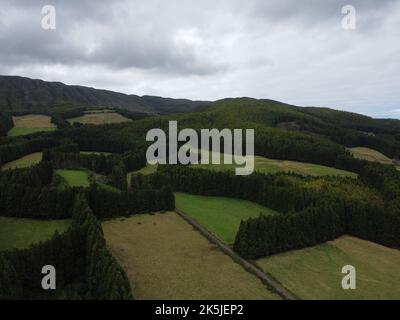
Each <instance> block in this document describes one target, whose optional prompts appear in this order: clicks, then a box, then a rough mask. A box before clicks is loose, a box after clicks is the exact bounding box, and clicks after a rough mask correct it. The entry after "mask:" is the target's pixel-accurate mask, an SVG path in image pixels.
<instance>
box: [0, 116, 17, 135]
mask: <svg viewBox="0 0 400 320" xmlns="http://www.w3.org/2000/svg"><path fill="white" fill-rule="evenodd" d="M13 126H14V122H13V119H12V116H11V114H9V113H5V112H0V136H6V135H7V134H8V131H9V130H11V129H12V127H13Z"/></svg>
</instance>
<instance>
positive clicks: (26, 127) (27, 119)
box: [8, 114, 56, 137]
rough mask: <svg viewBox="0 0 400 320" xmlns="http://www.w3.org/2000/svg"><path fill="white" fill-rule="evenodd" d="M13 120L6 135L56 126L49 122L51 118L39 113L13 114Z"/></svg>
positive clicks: (21, 133) (50, 129) (49, 129)
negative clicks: (12, 124) (12, 125)
mask: <svg viewBox="0 0 400 320" xmlns="http://www.w3.org/2000/svg"><path fill="white" fill-rule="evenodd" d="M13 121H14V127H13V128H12V129H11V130H10V131H9V132H8V135H9V136H12V137H15V136H21V135H27V134H31V133H35V132H42V131H53V130H56V126H55V125H54V124H53V123H51V118H50V117H49V116H45V115H41V114H28V115H24V116H14V117H13Z"/></svg>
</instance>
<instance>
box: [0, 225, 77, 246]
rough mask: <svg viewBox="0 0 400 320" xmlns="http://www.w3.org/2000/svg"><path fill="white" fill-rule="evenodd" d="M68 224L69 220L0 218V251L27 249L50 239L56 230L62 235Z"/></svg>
mask: <svg viewBox="0 0 400 320" xmlns="http://www.w3.org/2000/svg"><path fill="white" fill-rule="evenodd" d="M70 224H71V221H70V220H33V219H22V218H7V217H0V251H2V250H9V249H13V248H18V249H23V248H28V247H29V246H30V245H31V244H33V243H38V242H40V241H45V240H48V239H50V238H51V237H52V236H53V235H54V232H55V231H56V230H57V231H58V232H59V233H63V232H64V231H66V230H67V229H68V228H69V226H70Z"/></svg>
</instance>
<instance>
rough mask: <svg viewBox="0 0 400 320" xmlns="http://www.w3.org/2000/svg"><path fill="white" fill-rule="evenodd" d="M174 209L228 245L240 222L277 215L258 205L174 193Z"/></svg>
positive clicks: (233, 238) (236, 200)
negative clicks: (198, 223)
mask: <svg viewBox="0 0 400 320" xmlns="http://www.w3.org/2000/svg"><path fill="white" fill-rule="evenodd" d="M175 201H176V207H177V208H178V209H181V210H183V211H185V212H186V213H187V214H189V215H190V216H192V217H193V218H195V219H196V220H197V221H198V222H200V223H201V224H202V225H204V226H205V227H206V228H207V229H208V230H209V231H211V232H212V233H214V234H216V235H217V236H218V237H219V238H220V239H222V240H223V241H225V242H226V243H228V244H232V243H233V242H234V240H235V236H236V233H237V230H238V229H239V225H240V222H241V221H242V220H247V219H248V218H251V217H258V216H259V215H260V213H262V214H265V215H270V214H277V212H276V211H274V210H272V209H269V208H266V207H263V206H260V205H259V204H256V203H253V202H250V201H245V200H239V199H232V198H223V197H204V196H197V195H190V194H185V193H175Z"/></svg>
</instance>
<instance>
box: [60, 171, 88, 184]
mask: <svg viewBox="0 0 400 320" xmlns="http://www.w3.org/2000/svg"><path fill="white" fill-rule="evenodd" d="M56 174H57V175H59V176H60V177H62V178H63V180H64V181H65V183H66V184H67V185H68V186H70V187H89V186H90V182H89V173H87V172H86V171H84V170H56Z"/></svg>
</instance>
